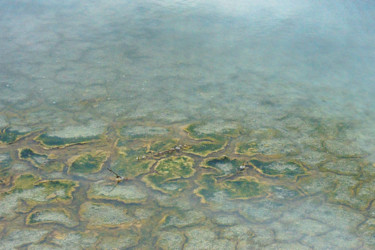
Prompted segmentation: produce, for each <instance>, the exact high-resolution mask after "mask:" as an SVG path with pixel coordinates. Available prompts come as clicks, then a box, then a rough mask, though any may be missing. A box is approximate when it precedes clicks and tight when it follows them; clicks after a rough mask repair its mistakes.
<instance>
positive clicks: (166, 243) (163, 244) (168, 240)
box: [156, 231, 185, 249]
mask: <svg viewBox="0 0 375 250" xmlns="http://www.w3.org/2000/svg"><path fill="white" fill-rule="evenodd" d="M184 242H185V237H184V235H183V233H181V232H178V231H172V232H169V231H168V232H161V233H160V235H159V237H158V240H157V242H156V245H157V246H158V247H160V248H161V249H182V246H183V244H184Z"/></svg>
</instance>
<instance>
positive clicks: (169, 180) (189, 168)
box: [144, 156, 195, 192]
mask: <svg viewBox="0 0 375 250" xmlns="http://www.w3.org/2000/svg"><path fill="white" fill-rule="evenodd" d="M193 165H194V160H193V159H192V158H190V157H187V156H172V157H169V158H166V159H163V160H161V161H160V162H159V163H158V165H157V166H156V167H155V170H156V173H152V174H149V175H146V176H145V177H144V180H145V181H146V183H147V184H149V185H150V186H151V187H153V188H154V189H157V190H160V191H163V192H174V191H182V189H184V188H185V187H186V185H187V183H186V182H185V181H180V179H181V178H189V177H191V176H193V175H194V173H195V170H194V168H193Z"/></svg>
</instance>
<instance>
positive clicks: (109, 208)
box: [79, 202, 134, 227]
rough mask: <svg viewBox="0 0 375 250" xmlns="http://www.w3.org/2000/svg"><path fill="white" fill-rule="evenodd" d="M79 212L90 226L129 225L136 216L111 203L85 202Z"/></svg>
mask: <svg viewBox="0 0 375 250" xmlns="http://www.w3.org/2000/svg"><path fill="white" fill-rule="evenodd" d="M79 214H80V216H81V219H82V220H84V221H87V223H88V227H102V226H106V227H119V226H125V225H129V224H130V223H131V222H132V221H134V218H133V217H131V216H129V215H128V214H127V211H126V209H124V208H121V207H118V206H113V205H110V204H103V203H96V202H85V203H83V204H82V205H81V207H80V210H79Z"/></svg>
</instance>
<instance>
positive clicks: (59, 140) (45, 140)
mask: <svg viewBox="0 0 375 250" xmlns="http://www.w3.org/2000/svg"><path fill="white" fill-rule="evenodd" d="M98 139H100V136H98V135H97V136H87V137H71V138H63V137H58V136H49V135H48V134H46V133H44V134H41V135H39V136H37V137H36V138H35V140H36V141H38V142H40V143H41V144H42V145H44V146H46V147H66V146H70V145H74V144H83V143H88V142H90V141H93V140H98Z"/></svg>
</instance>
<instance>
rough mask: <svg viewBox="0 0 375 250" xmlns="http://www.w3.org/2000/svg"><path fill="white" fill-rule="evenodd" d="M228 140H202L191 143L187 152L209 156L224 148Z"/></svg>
mask: <svg viewBox="0 0 375 250" xmlns="http://www.w3.org/2000/svg"><path fill="white" fill-rule="evenodd" d="M225 144H226V141H213V142H200V143H197V144H193V145H191V146H190V147H189V148H188V149H187V150H186V152H188V153H192V154H196V155H199V156H207V155H209V154H211V153H214V152H216V151H219V150H220V149H223V148H224V146H225Z"/></svg>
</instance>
